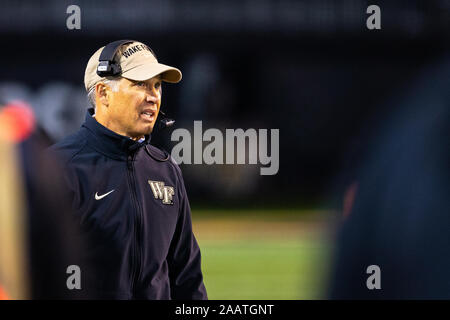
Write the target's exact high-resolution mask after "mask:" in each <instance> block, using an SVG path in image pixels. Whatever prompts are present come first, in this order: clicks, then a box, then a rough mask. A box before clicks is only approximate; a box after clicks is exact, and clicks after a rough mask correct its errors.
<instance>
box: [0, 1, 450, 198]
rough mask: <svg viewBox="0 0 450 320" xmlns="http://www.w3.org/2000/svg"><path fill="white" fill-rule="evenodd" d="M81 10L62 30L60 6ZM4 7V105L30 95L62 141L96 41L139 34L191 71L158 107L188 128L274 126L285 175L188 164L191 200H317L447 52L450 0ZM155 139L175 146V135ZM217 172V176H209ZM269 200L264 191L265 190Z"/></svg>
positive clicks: (80, 103) (81, 105) (78, 118)
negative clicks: (372, 14) (372, 20)
mask: <svg viewBox="0 0 450 320" xmlns="http://www.w3.org/2000/svg"><path fill="white" fill-rule="evenodd" d="M71 4H76V5H78V6H79V7H80V8H81V30H68V29H67V27H66V19H67V18H68V17H69V14H66V8H67V7H68V6H69V5H71ZM370 4H372V3H371V2H365V1H331V0H330V1H325V0H323V1H287V0H283V1H232V0H227V1H206V0H205V1H165V0H164V1H162V0H161V1H128V0H127V1H118V0H110V1H95V2H93V1H75V2H73V1H56V0H55V1H2V3H1V9H0V34H1V37H2V43H3V44H2V50H1V51H0V59H1V61H3V64H2V71H1V79H0V99H2V100H8V99H12V98H22V99H25V100H27V101H29V102H30V103H31V104H32V105H33V107H34V108H35V111H36V113H37V116H38V119H39V121H40V123H41V124H42V126H43V127H44V128H45V129H46V131H47V132H48V133H49V135H50V136H51V137H52V138H53V139H54V140H59V139H61V138H62V137H63V136H65V135H66V134H68V133H70V132H73V131H75V130H76V129H77V128H78V127H79V125H80V124H81V123H82V121H83V119H84V113H85V109H86V106H87V102H86V98H85V93H84V88H83V76H84V69H85V66H86V63H87V60H88V59H89V57H90V56H91V55H92V54H93V52H95V50H96V49H98V48H99V47H100V46H103V45H105V44H106V43H108V42H110V41H113V40H117V39H121V38H130V39H138V40H140V41H142V42H144V43H147V44H148V45H149V46H150V47H152V48H153V49H154V50H155V52H156V54H157V55H158V57H159V60H160V61H161V62H163V63H167V64H170V65H174V66H177V67H178V68H180V69H181V70H182V72H183V80H182V82H181V83H180V84H179V85H170V84H168V85H165V86H164V95H163V104H162V108H163V109H164V110H165V112H166V113H167V114H169V115H170V116H171V117H174V118H175V119H176V120H177V126H176V127H186V128H190V127H192V126H193V121H194V120H202V121H203V130H206V129H207V128H220V129H223V130H224V129H225V128H243V129H247V128H256V129H258V128H267V129H271V128H279V129H280V170H279V172H278V174H277V175H274V176H260V175H259V167H260V165H240V166H239V165H236V166H218V167H216V166H207V165H188V166H186V165H185V166H183V167H185V168H183V170H184V171H185V176H186V180H187V181H186V182H187V185H189V193H190V197H191V198H192V200H193V201H194V202H202V203H203V202H204V201H217V200H221V201H222V202H221V203H223V204H225V203H227V204H230V203H238V204H242V203H245V202H246V200H249V199H250V198H249V196H251V202H252V203H253V204H258V205H269V204H270V203H272V202H273V203H279V202H280V201H283V202H287V203H286V204H288V203H297V202H300V203H302V204H307V205H315V204H317V203H319V202H320V201H321V200H322V197H323V195H324V193H325V192H326V191H327V190H328V189H329V185H330V182H331V181H332V180H333V179H334V178H335V176H336V174H337V173H338V172H342V168H347V169H349V170H351V168H352V167H353V166H356V165H357V164H358V160H359V159H358V157H359V156H352V157H353V158H350V159H349V158H348V153H347V152H348V150H349V148H356V150H357V151H356V152H354V154H355V155H357V154H362V153H363V151H362V150H363V148H362V146H364V139H365V138H366V137H367V136H369V135H370V128H372V127H374V124H376V122H377V121H380V119H381V121H383V119H384V118H385V116H386V114H387V113H389V112H391V111H392V110H391V108H396V106H395V105H394V106H392V105H389V107H388V104H387V103H386V101H388V100H389V99H392V98H393V97H395V96H397V95H398V94H399V92H404V91H405V90H408V85H409V84H410V83H411V81H412V80H414V79H415V78H416V77H418V76H419V75H420V73H421V72H422V70H423V69H424V68H426V67H427V65H429V64H430V63H432V62H434V61H437V60H439V59H441V58H442V56H443V55H444V53H445V50H446V49H448V48H449V41H448V40H449V36H450V19H449V17H450V1H444V0H435V1H395V3H393V2H392V1H377V3H376V4H378V5H379V6H380V7H381V27H382V28H381V30H368V29H367V28H366V19H367V17H368V16H369V14H367V13H366V8H367V6H368V5H370ZM152 139H153V143H154V144H155V145H157V146H161V147H164V148H165V149H170V147H171V145H170V132H166V133H162V134H155V135H154V137H153V138H152ZM212 177H214V179H213V180H212ZM269 196H270V197H269Z"/></svg>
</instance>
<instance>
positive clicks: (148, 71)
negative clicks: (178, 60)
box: [122, 63, 182, 83]
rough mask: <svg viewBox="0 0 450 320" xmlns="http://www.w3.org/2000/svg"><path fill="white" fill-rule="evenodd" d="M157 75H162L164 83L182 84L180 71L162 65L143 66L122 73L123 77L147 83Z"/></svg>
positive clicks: (149, 64)
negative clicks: (146, 81)
mask: <svg viewBox="0 0 450 320" xmlns="http://www.w3.org/2000/svg"><path fill="white" fill-rule="evenodd" d="M157 75H161V77H162V80H163V81H165V82H170V83H177V82H180V80H181V77H182V75H181V71H180V70H178V69H177V68H174V67H171V66H167V65H165V64H162V63H148V64H143V65H139V66H135V67H134V68H132V69H130V70H126V71H123V72H122V77H124V78H126V79H129V80H135V81H145V80H148V79H151V78H153V77H156V76H157Z"/></svg>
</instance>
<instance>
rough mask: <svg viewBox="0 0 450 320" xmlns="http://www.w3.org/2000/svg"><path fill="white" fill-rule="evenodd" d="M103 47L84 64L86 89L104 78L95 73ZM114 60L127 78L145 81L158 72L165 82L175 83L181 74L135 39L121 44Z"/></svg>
mask: <svg viewBox="0 0 450 320" xmlns="http://www.w3.org/2000/svg"><path fill="white" fill-rule="evenodd" d="M103 48H104V47H101V48H100V49H98V50H97V51H96V52H95V53H94V54H93V55H92V57H91V58H90V59H89V62H88V64H87V66H86V71H85V73H84V86H85V88H86V90H87V91H89V90H90V89H91V88H92V87H93V86H95V85H96V84H97V82H99V81H101V80H105V79H106V78H105V77H100V76H99V75H98V74H97V67H98V63H99V61H98V59H99V57H100V54H101V53H102V50H103ZM114 61H116V62H118V63H119V64H120V67H121V68H122V74H121V77H123V78H126V79H129V80H135V81H145V80H148V79H151V78H153V77H155V76H157V75H159V74H160V75H161V77H162V80H163V81H166V82H171V83H177V82H179V81H180V80H181V76H182V75H181V71H180V70H179V69H177V68H174V67H171V66H167V65H165V64H162V63H159V62H158V60H156V57H155V56H154V55H153V53H152V52H151V51H150V49H149V48H148V46H147V45H145V44H143V43H142V42H137V41H135V42H131V43H126V44H124V45H122V46H121V47H120V48H119V49H118V50H117V53H116V55H115V57H114ZM108 78H111V77H108Z"/></svg>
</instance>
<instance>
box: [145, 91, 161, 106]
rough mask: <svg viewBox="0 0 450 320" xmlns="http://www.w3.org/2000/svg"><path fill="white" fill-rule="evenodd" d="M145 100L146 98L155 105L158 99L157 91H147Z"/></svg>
mask: <svg viewBox="0 0 450 320" xmlns="http://www.w3.org/2000/svg"><path fill="white" fill-rule="evenodd" d="M146 98H147V101H148V102H154V103H156V102H157V101H158V98H159V91H158V90H157V89H155V88H153V89H148V90H147V95H146Z"/></svg>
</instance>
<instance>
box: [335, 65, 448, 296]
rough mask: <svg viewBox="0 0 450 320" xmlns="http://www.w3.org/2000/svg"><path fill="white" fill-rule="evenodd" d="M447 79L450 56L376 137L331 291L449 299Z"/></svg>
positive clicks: (346, 224) (346, 225)
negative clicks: (373, 282) (375, 278)
mask: <svg viewBox="0 0 450 320" xmlns="http://www.w3.org/2000/svg"><path fill="white" fill-rule="evenodd" d="M449 78H450V59H447V60H446V61H445V62H444V63H442V64H440V65H439V66H438V67H436V68H434V69H432V70H431V72H428V73H426V74H425V75H424V76H423V77H422V78H421V81H420V82H419V83H418V84H417V87H415V88H413V90H411V92H412V93H413V94H412V95H411V96H410V99H408V100H407V101H404V102H403V106H405V107H403V108H400V109H399V112H397V113H396V114H395V115H394V116H393V117H392V118H391V121H390V122H389V123H387V124H385V125H384V126H382V127H381V130H379V131H378V133H377V135H376V137H375V139H374V141H373V143H371V144H370V146H371V152H370V156H369V158H368V160H367V161H366V162H365V165H364V166H363V168H362V170H361V172H360V174H359V176H358V179H357V180H358V188H357V189H355V199H354V203H352V204H347V205H346V209H347V210H349V209H348V208H351V209H350V212H349V213H348V214H349V216H348V217H346V220H345V222H344V224H343V226H342V229H341V230H340V235H339V239H338V246H337V251H336V257H335V259H336V260H335V265H334V270H333V274H332V284H331V292H330V297H331V298H333V299H449V298H450V274H449V272H448V270H450V255H449V254H448V253H449V250H450V233H449V231H450V230H449V227H450V211H449V209H450V170H449V163H450V158H449V144H448V143H449V137H450V135H449V133H450V121H449V120H450V90H449V87H450V83H449ZM393 108H395V106H394V107H393ZM351 202H353V201H351ZM371 265H376V266H378V267H379V268H380V289H369V288H368V286H367V280H368V278H369V277H370V276H371V275H372V274H373V272H369V273H367V272H366V271H367V268H368V267H369V266H371Z"/></svg>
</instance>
